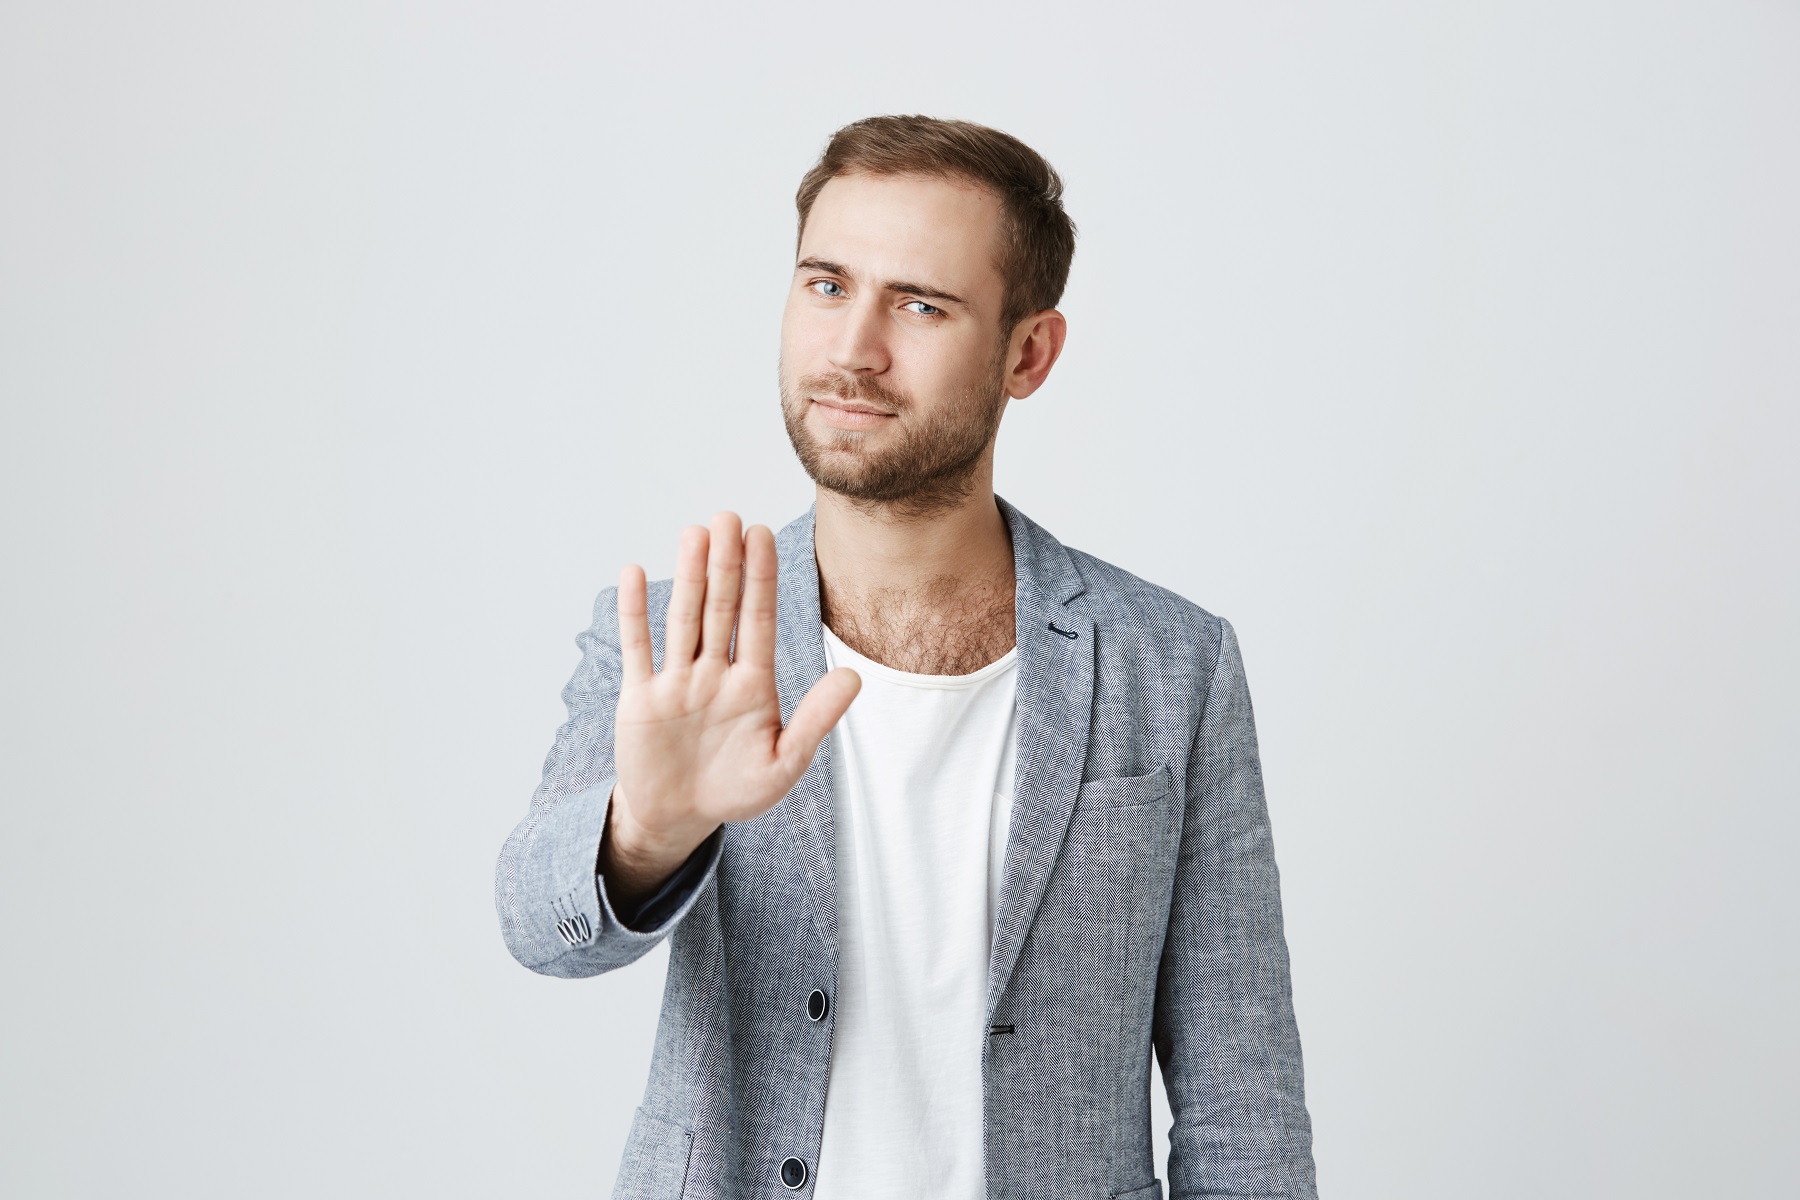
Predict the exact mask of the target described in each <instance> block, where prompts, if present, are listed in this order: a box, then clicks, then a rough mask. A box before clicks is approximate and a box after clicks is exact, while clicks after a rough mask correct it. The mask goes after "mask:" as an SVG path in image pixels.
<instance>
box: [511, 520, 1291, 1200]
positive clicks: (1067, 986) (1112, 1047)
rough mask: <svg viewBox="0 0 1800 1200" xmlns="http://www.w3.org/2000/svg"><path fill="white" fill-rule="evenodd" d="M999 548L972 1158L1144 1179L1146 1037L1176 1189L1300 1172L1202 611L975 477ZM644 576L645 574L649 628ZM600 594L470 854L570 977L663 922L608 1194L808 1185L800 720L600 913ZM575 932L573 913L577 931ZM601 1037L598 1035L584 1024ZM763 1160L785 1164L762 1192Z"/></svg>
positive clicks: (1218, 639) (820, 921) (1277, 988)
mask: <svg viewBox="0 0 1800 1200" xmlns="http://www.w3.org/2000/svg"><path fill="white" fill-rule="evenodd" d="M996 501H997V503H998V505H999V508H1000V511H1001V513H1002V515H1003V516H1004V517H1005V519H1006V522H1007V527H1008V529H1009V531H1010V532H1011V535H1012V542H1013V556H1014V564H1015V567H1016V572H1017V600H1016V605H1015V617H1016V621H1017V636H1018V647H1019V650H1018V661H1019V673H1018V709H1019V741H1018V749H1017V757H1016V760H1015V761H1016V767H1015V792H1014V801H1013V813H1012V823H1011V831H1010V837H1009V840H1008V843H1007V850H1006V868H1005V875H1004V879H1003V882H1002V886H1001V893H1000V910H999V917H998V920H997V922H996V926H995V936H994V944H993V956H992V960H991V962H990V964H989V987H988V1001H987V1008H988V1021H989V1027H990V1030H991V1031H992V1032H991V1033H990V1036H989V1037H988V1038H987V1044H986V1053H985V1055H984V1057H983V1061H982V1077H983V1081H984V1088H983V1090H984V1098H983V1099H984V1107H985V1113H986V1119H985V1122H984V1130H983V1133H984V1145H985V1151H984V1157H985V1160H986V1163H987V1193H988V1196H989V1197H990V1198H992V1200H1043V1198H1045V1197H1059V1198H1060V1197H1070V1198H1077V1200H1087V1198H1090V1197H1091V1198H1096V1200H1099V1198H1129V1200H1160V1198H1161V1196H1162V1194H1163V1188H1162V1183H1161V1182H1160V1181H1159V1180H1158V1179H1157V1178H1156V1173H1155V1168H1154V1165H1153V1161H1152V1153H1151V1131H1150V1094H1149V1087H1150V1079H1149V1072H1150V1060H1151V1049H1152V1046H1153V1045H1154V1048H1155V1054H1156V1058H1157V1060H1158V1061H1159V1062H1160V1064H1161V1067H1162V1071H1163V1076H1164V1080H1165V1082H1166V1084H1167V1086H1168V1090H1169V1095H1170V1101H1171V1105H1172V1108H1173V1112H1174V1117H1175V1124H1174V1128H1173V1130H1172V1132H1171V1146H1170V1159H1169V1175H1170V1181H1169V1182H1170V1192H1171V1195H1173V1196H1176V1197H1202V1196H1205V1197H1213V1196H1218V1197H1224V1196H1231V1197H1239V1198H1243V1197H1263V1198H1270V1200H1273V1198H1277V1197H1279V1198H1282V1200H1299V1198H1302V1197H1315V1196H1316V1192H1315V1187H1314V1174H1313V1161H1312V1146H1311V1125H1310V1122H1309V1119H1308V1116H1307V1111H1306V1106H1305V1102H1304V1097H1303V1086H1302V1072H1301V1057H1300V1041H1299V1035H1298V1032H1297V1030H1296V1027H1295V1022H1294V1015H1293V1006H1292V1001H1291V996H1290V985H1289V975H1288V957H1287V947H1286V943H1285V940H1284V937H1283V933H1282V923H1281V902H1280V895H1279V876H1278V873H1277V871H1276V867H1275V859H1274V850H1273V843H1272V841H1271V837H1270V829H1269V821H1268V814H1267V811H1266V808H1265V805H1264V800H1263V789H1262V776H1261V771H1260V768H1259V765H1258V759H1257V750H1256V732H1255V725H1254V720H1253V714H1252V711H1251V705H1250V696H1249V691H1248V688H1247V686H1246V684H1245V681H1244V674H1243V666H1242V662H1241V658H1240V655H1239V652H1238V647H1237V641H1236V639H1235V637H1234V636H1233V633H1232V630H1231V627H1230V626H1229V625H1228V624H1227V623H1226V622H1225V621H1224V620H1222V619H1221V618H1218V617H1215V616H1213V615H1212V614H1210V613H1208V612H1206V611H1205V610H1203V609H1201V608H1199V607H1198V606H1196V605H1194V604H1193V603H1191V602H1189V601H1187V600H1185V599H1183V598H1182V597H1180V596H1177V595H1175V594H1174V593H1172V592H1170V591H1168V590H1166V589H1164V588H1160V587H1157V586H1156V585H1154V584H1151V583H1147V582H1145V581H1144V580H1142V579H1139V578H1138V577H1137V576H1135V575H1132V574H1130V573H1129V572H1126V571H1123V570H1121V569H1119V568H1118V567H1114V566H1112V565H1110V564H1108V563H1106V562H1103V561H1101V560H1100V559H1097V558H1095V557H1093V556H1092V555H1089V554H1084V553H1082V552H1081V551H1078V550H1071V549H1069V548H1067V547H1065V546H1063V545H1062V544H1061V543H1060V542H1058V541H1057V540H1056V539H1055V538H1054V537H1052V536H1051V535H1050V534H1049V533H1048V532H1047V531H1046V530H1044V529H1043V528H1042V527H1040V526H1039V525H1037V524H1036V523H1035V522H1033V521H1032V520H1030V519H1029V518H1028V517H1026V516H1025V515H1024V514H1023V513H1021V512H1020V511H1019V510H1018V509H1016V508H1015V507H1013V506H1012V505H1011V504H1010V503H1008V502H1007V501H1006V500H1005V499H1003V498H999V497H996ZM814 511H815V510H814V509H810V508H809V509H808V510H807V512H806V513H805V514H803V515H802V516H800V517H799V518H797V519H796V520H794V521H793V522H791V523H790V524H788V525H787V526H786V527H784V528H783V529H782V530H781V531H780V532H779V534H778V535H777V537H776V548H777V552H778V555H779V558H780V576H779V582H778V585H777V589H778V590H777V618H776V619H777V651H776V673H777V690H778V692H779V694H780V698H781V709H782V716H783V719H784V720H786V719H788V718H790V717H791V716H792V713H793V710H794V706H795V705H796V704H797V703H798V702H799V700H800V697H801V696H803V695H804V694H805V693H806V691H807V689H808V688H810V687H811V686H812V684H813V683H814V682H815V681H816V680H817V679H818V678H819V677H820V676H821V675H823V674H824V672H825V656H824V646H823V637H822V634H821V631H820V622H819V596H818V588H819V584H818V570H817V564H816V562H815V560H814V557H813V537H812V534H813V517H814ZM671 586H672V583H671V581H669V580H657V581H655V582H653V583H651V584H650V587H649V608H650V627H651V635H652V643H653V644H652V657H653V659H654V661H655V663H656V665H657V667H658V669H660V668H661V663H662V649H663V643H662V626H663V621H664V616H665V614H666V612H667V608H668V602H669V593H670V589H671ZM616 604H617V599H616V594H615V590H614V589H613V588H607V589H606V590H605V591H603V592H601V593H600V596H599V598H598V599H597V600H596V602H595V606H594V621H593V625H592V626H591V627H590V628H589V629H588V630H587V631H585V632H584V633H582V634H581V635H580V636H579V637H578V638H577V644H578V645H579V646H580V648H581V650H582V660H581V664H580V665H579V667H578V668H577V669H576V672H575V675H574V677H573V678H572V679H571V680H570V681H569V684H568V686H567V687H566V688H565V689H564V691H563V699H564V701H565V702H566V703H567V705H568V709H569V719H568V721H567V723H565V724H564V725H563V727H562V729H561V730H560V731H559V732H558V733H557V737H556V742H555V744H554V746H553V747H552V748H551V751H550V755H549V757H548V759H547V760H546V761H545V764H544V774H543V779H542V782H541V783H540V784H539V786H538V789H537V792H536V794H535V795H534V796H533V797H532V801H531V807H530V811H529V812H528V813H527V814H526V816H525V818H524V820H522V821H521V822H520V823H519V825H518V826H517V828H515V829H514V831H513V833H512V836H511V837H509V838H508V839H507V842H506V845H505V847H504V848H503V850H502V851H501V855H500V861H499V865H498V870H497V873H496V884H495V892H496V904H497V907H498V909H499V915H500V926H501V931H502V934H503V936H504V937H505V939H506V944H507V947H508V948H509V949H510V950H511V952H512V953H513V955H514V956H515V957H516V958H517V959H518V960H519V961H520V962H521V963H523V964H524V965H525V966H527V967H530V968H531V969H532V970H535V971H539V972H542V973H544V974H548V975H556V976H563V977H577V976H587V975H598V974H601V973H603V972H605V971H610V970H613V969H615V968H618V967H621V966H624V965H626V964H628V963H630V962H632V961H633V960H635V959H637V958H638V957H640V956H642V955H643V954H644V953H645V952H646V951H648V950H649V949H650V948H651V947H652V946H654V945H656V944H657V943H658V942H660V941H661V940H662V939H663V938H665V937H666V938H669V939H670V941H671V951H670V956H669V969H668V976H667V980H666V982H665V985H664V992H663V1004H662V1015H661V1019H660V1022H659V1024H658V1027H657V1033H656V1045H655V1049H654V1054H653V1059H652V1065H651V1073H650V1079H649V1082H648V1085H647V1086H646V1088H645V1091H644V1097H643V1102H642V1104H641V1105H640V1107H639V1109H638V1112H637V1116H636V1119H635V1120H634V1122H633V1124H632V1129H631V1133H630V1136H629V1138H628V1142H627V1146H626V1151H625V1157H624V1161H623V1163H622V1164H621V1166H620V1171H619V1175H618V1181H617V1184H616V1186H615V1190H614V1193H613V1194H614V1196H615V1198H616V1200H674V1198H676V1197H764V1196H767V1197H791V1196H804V1195H807V1194H809V1193H810V1191H811V1187H812V1170H813V1167H814V1165H815V1164H816V1162H817V1159H818V1150H819V1139H820V1132H821V1129H822V1127H823V1117H824V1105H825V1083H826V1078H827V1071H828V1066H829V1061H830V1053H831V1028H832V1021H831V1017H830V1015H827V1016H826V1018H825V1019H824V1020H822V1021H814V1020H812V1019H810V1018H809V1016H808V1013H807V998H808V996H809V994H810V993H811V992H812V991H813V990H814V989H819V990H823V991H824V992H825V993H826V994H827V995H830V994H832V993H833V992H834V991H835V983H836V968H837V956H838V940H837V905H836V895H837V893H836V876H835V864H834V861H833V859H834V849H835V830H834V828H833V811H832V796H831V779H830V754H831V748H832V739H831V738H829V737H828V738H827V739H826V740H825V743H824V744H823V745H822V746H821V747H820V749H819V753H818V754H817V755H816V756H815V757H814V760H813V762H812V764H811V766H810V767H809V768H808V770H807V772H806V774H805V775H803V776H802V777H801V779H800V781H799V783H797V784H796V785H795V786H794V788H793V790H792V791H790V792H789V793H788V795H787V796H785V797H784V798H783V799H782V801H781V802H780V803H779V804H777V805H775V807H774V808H772V809H770V810H769V811H768V812H767V813H765V814H764V815H763V816H761V817H758V818H757V819H755V820H753V821H746V822H744V823H742V824H735V825H728V826H726V827H725V828H723V829H721V830H720V831H719V832H718V833H716V834H715V835H714V836H713V838H712V839H711V840H710V842H709V843H708V846H707V847H706V848H705V850H704V854H705V856H706V869H705V871H704V873H703V874H701V875H700V876H699V877H698V880H697V882H696V883H695V884H694V885H693V886H692V887H691V888H690V889H689V890H688V892H687V894H686V896H685V897H684V898H683V899H682V900H681V903H680V905H679V907H677V908H676V909H675V910H674V912H673V914H672V915H670V916H669V917H668V918H667V919H666V920H665V921H664V922H663V923H662V924H661V925H659V926H657V927H656V928H654V929H650V930H647V931H641V932H640V931H636V930H632V929H629V928H626V927H625V926H623V925H622V924H621V923H620V922H619V920H618V917H617V915H616V914H615V913H614V911H613V909H612V906H611V904H610V902H609V901H608V898H607V896H606V894H605V890H604V888H603V887H602V886H601V885H600V883H599V881H598V879H597V877H596V875H595V859H596V853H597V850H598V846H599V841H600V831H601V829H602V828H603V826H604V823H605V816H606V812H605V809H606V798H607V796H608V795H610V794H611V791H612V785H613V782H614V773H613V772H614V768H613V754H612V730H613V711H614V708H615V706H616V704H617V700H618V693H619V687H620V678H621V667H620V656H619V645H618V619H617V608H616ZM583 934H585V935H586V936H585V937H582V936H581V935H583ZM598 1036H603V1037H630V1036H633V1034H632V1033H631V1031H626V1030H617V1029H607V1030H601V1031H599V1032H598ZM789 1159H797V1160H799V1163H800V1164H804V1171H802V1170H800V1169H799V1167H798V1166H796V1165H794V1164H790V1165H789V1169H788V1172H787V1174H788V1177H789V1178H790V1179H795V1178H801V1177H802V1176H803V1175H804V1178H805V1182H803V1183H801V1185H800V1187H799V1188H797V1189H790V1188H789V1187H788V1186H786V1185H785V1184H784V1182H783V1170H782V1165H783V1163H784V1162H785V1161H786V1160H789Z"/></svg>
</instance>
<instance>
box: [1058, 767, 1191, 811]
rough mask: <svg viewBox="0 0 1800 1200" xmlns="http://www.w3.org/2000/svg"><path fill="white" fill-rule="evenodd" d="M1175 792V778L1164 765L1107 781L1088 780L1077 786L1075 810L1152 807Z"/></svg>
mask: <svg viewBox="0 0 1800 1200" xmlns="http://www.w3.org/2000/svg"><path fill="white" fill-rule="evenodd" d="M1174 790H1175V777H1174V775H1173V774H1172V773H1171V772H1170V770H1169V766H1168V764H1167V763H1164V764H1163V765H1161V766H1159V767H1157V768H1156V770H1154V771H1148V772H1146V773H1144V774H1142V775H1119V776H1115V777H1112V778H1109V779H1090V780H1088V781H1087V782H1086V783H1084V784H1082V785H1081V792H1080V794H1079V795H1078V796H1076V798H1075V807H1076V809H1077V810H1080V809H1094V808H1133V807H1135V806H1137V805H1140V804H1152V803H1155V802H1156V801H1158V800H1161V799H1162V798H1163V797H1164V796H1166V795H1168V794H1169V793H1170V792H1172V791H1174Z"/></svg>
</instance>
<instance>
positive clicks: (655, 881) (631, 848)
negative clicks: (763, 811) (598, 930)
mask: <svg viewBox="0 0 1800 1200" xmlns="http://www.w3.org/2000/svg"><path fill="white" fill-rule="evenodd" d="M712 828H717V826H716V825H715V826H713V827H712ZM711 834H712V829H711V828H709V829H704V830H692V829H677V830H662V829H656V828H652V827H649V826H646V825H644V824H643V823H641V822H640V821H638V820H637V818H636V817H635V816H634V815H633V814H632V812H631V805H630V803H629V802H628V801H626V800H625V798H624V794H623V791H622V789H621V788H619V787H618V786H617V785H616V784H615V785H614V787H613V792H612V796H611V798H610V799H609V802H608V810H607V817H606V828H605V832H604V835H603V837H602V839H601V851H600V869H601V873H602V874H603V875H604V876H605V877H606V881H607V884H608V886H609V888H611V889H612V890H614V891H615V892H617V893H618V894H619V899H621V900H622V901H624V900H629V899H635V898H637V897H641V896H643V895H647V894H648V893H650V892H652V891H654V890H655V889H656V888H658V887H660V886H661V885H662V884H663V882H664V881H666V880H667V879H668V878H669V877H670V876H671V875H673V874H674V873H675V871H676V869H677V868H679V867H680V866H681V864H682V863H684V862H686V861H687V859H688V856H689V855H691V854H692V853H693V852H694V849H695V848H696V847H697V846H699V845H700V843H702V842H704V841H705V840H706V839H707V838H708V837H709V836H711Z"/></svg>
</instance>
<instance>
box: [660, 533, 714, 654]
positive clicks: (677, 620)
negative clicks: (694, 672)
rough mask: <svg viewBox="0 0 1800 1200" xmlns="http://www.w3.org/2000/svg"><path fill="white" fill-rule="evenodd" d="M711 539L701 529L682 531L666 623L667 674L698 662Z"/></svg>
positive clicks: (664, 625)
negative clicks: (707, 558) (697, 654)
mask: <svg viewBox="0 0 1800 1200" xmlns="http://www.w3.org/2000/svg"><path fill="white" fill-rule="evenodd" d="M709 536H710V535H709V534H708V533H707V531H706V529H705V528H704V527H702V526H699V525H689V526H688V527H687V528H686V529H683V530H682V531H681V543H680V546H679V548H678V549H677V550H676V553H675V587H674V589H673V590H672V591H671V592H670V593H669V615H668V617H667V619H666V620H665V621H664V622H663V639H664V640H663V670H665V671H667V670H669V669H670V668H671V667H674V668H676V669H682V670H685V669H686V668H687V667H688V666H690V665H691V664H692V663H693V661H694V649H695V646H696V645H697V644H698V642H699V640H700V606H701V605H702V604H703V603H704V602H705V600H706V543H707V540H708V537H709Z"/></svg>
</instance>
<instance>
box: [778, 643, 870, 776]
mask: <svg viewBox="0 0 1800 1200" xmlns="http://www.w3.org/2000/svg"><path fill="white" fill-rule="evenodd" d="M861 690H862V676H861V675H858V674H857V673H856V672H855V671H853V670H851V669H850V668H849V667H835V668H833V669H832V670H829V671H827V672H825V674H824V675H822V676H821V677H820V678H819V682H817V683H815V684H813V685H812V690H811V691H809V692H807V693H806V695H805V696H802V697H801V698H800V703H799V704H798V705H797V706H795V708H794V715H793V717H792V719H790V720H789V721H788V723H787V728H786V729H783V730H782V731H781V737H780V739H779V740H777V741H776V743H775V757H776V759H777V760H778V761H779V762H780V763H781V765H782V768H783V769H784V771H785V772H786V773H787V774H788V776H789V778H790V779H799V778H800V776H801V775H803V774H805V773H806V767H807V764H809V763H811V762H812V760H813V755H815V754H817V753H818V751H819V743H820V742H822V741H824V740H825V735H826V734H828V733H830V732H831V728H832V726H834V725H836V724H837V723H838V721H839V720H840V719H841V718H842V717H843V715H844V714H845V713H846V712H848V711H849V709H850V702H851V701H852V700H854V699H856V693H858V692H860V691H861Z"/></svg>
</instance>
